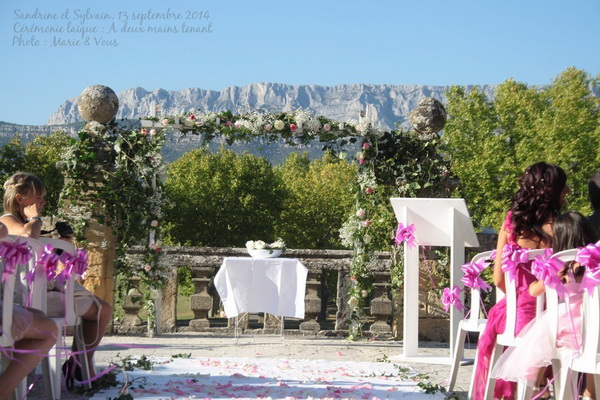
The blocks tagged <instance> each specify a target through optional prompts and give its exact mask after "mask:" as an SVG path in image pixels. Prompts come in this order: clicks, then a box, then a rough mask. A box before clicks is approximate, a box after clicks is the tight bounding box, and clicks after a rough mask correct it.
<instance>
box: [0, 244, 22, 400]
mask: <svg viewBox="0 0 600 400" xmlns="http://www.w3.org/2000/svg"><path fill="white" fill-rule="evenodd" d="M1 242H9V243H12V239H10V238H2V239H0V243H1ZM2 275H4V261H2V262H1V263H0V276H2ZM0 286H1V291H2V326H1V328H2V335H1V336H0V347H1V348H2V350H3V352H2V373H4V371H5V370H6V368H8V365H9V364H10V362H11V359H10V357H11V355H10V354H9V353H10V350H9V349H10V348H12V347H13V345H14V344H15V341H14V340H13V337H12V318H13V304H14V302H13V299H14V292H15V274H14V273H13V274H11V275H9V276H8V277H7V279H6V280H5V281H4V282H3V283H2V285H0ZM5 352H7V354H5ZM22 389H23V385H22V384H20V385H19V386H17V389H16V390H15V391H14V392H13V393H12V394H11V398H16V399H21V398H23V396H24V392H23V391H22Z"/></svg>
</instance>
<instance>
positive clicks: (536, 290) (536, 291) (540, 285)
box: [529, 281, 546, 297]
mask: <svg viewBox="0 0 600 400" xmlns="http://www.w3.org/2000/svg"><path fill="white" fill-rule="evenodd" d="M545 291H546V286H544V282H543V281H535V282H533V283H532V284H531V285H529V294H530V295H532V296H533V297H537V296H540V295H542V294H543V293H544V292H545Z"/></svg>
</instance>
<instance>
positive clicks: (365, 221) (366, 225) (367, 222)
mask: <svg viewBox="0 0 600 400" xmlns="http://www.w3.org/2000/svg"><path fill="white" fill-rule="evenodd" d="M362 226H364V227H365V228H368V227H369V226H371V220H370V219H365V220H364V221H363V222H362Z"/></svg>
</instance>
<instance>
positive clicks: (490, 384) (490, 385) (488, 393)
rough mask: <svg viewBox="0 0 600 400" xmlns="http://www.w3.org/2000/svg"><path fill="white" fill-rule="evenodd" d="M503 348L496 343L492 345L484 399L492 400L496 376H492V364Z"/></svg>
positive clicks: (494, 363)
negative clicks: (492, 349)
mask: <svg viewBox="0 0 600 400" xmlns="http://www.w3.org/2000/svg"><path fill="white" fill-rule="evenodd" d="M503 350H504V346H502V345H499V344H496V345H495V346H494V351H493V352H492V357H491V358H490V368H489V370H488V376H487V382H486V384H485V393H484V396H483V398H484V399H485V400H493V398H494V388H495V387H496V378H492V370H493V369H494V365H496V362H497V361H498V358H499V357H500V355H501V354H502V351H503Z"/></svg>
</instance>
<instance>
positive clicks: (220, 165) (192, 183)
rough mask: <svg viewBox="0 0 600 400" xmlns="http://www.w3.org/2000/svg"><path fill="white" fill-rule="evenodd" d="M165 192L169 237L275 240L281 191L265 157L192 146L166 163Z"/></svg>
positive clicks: (198, 241) (193, 241)
mask: <svg viewBox="0 0 600 400" xmlns="http://www.w3.org/2000/svg"><path fill="white" fill-rule="evenodd" d="M165 195H166V196H167V199H168V201H169V204H170V205H169V207H168V208H167V210H165V218H164V220H165V221H169V222H168V223H166V224H165V233H166V235H165V237H166V238H167V240H168V241H169V242H171V243H180V244H188V245H201V246H240V247H243V246H244V244H245V243H246V241H248V240H258V239H261V240H265V241H271V240H273V239H275V229H274V226H275V222H276V220H277V219H278V218H279V216H280V214H281V211H282V209H283V207H282V203H283V200H284V196H285V191H284V189H283V187H282V184H281V181H280V179H279V178H278V177H277V176H276V175H275V173H274V171H273V168H272V167H271V165H270V164H269V162H268V161H267V160H266V159H264V158H262V157H255V156H253V155H250V154H244V155H241V156H239V155H236V154H235V153H233V152H232V151H227V150H225V149H223V148H221V150H220V151H219V152H218V153H216V154H210V153H209V152H208V151H206V150H204V149H197V150H192V151H190V152H188V153H186V154H185V155H184V156H182V157H181V158H180V159H179V160H177V161H175V162H173V163H172V164H171V165H169V168H168V171H167V177H166V179H165Z"/></svg>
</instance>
